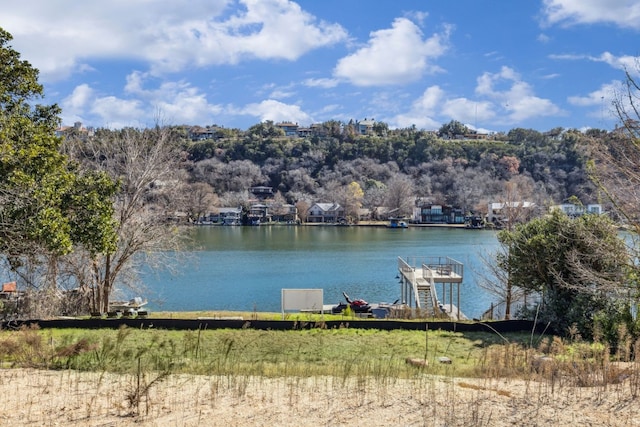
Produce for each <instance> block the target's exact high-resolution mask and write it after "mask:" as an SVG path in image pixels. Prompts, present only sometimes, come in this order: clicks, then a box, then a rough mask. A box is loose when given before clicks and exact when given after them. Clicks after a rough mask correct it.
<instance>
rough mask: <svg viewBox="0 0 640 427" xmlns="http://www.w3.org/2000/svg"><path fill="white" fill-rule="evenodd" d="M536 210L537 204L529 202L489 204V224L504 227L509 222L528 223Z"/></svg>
mask: <svg viewBox="0 0 640 427" xmlns="http://www.w3.org/2000/svg"><path fill="white" fill-rule="evenodd" d="M535 209H536V204H535V203H533V202H527V201H521V202H494V203H489V205H488V209H487V222H490V223H493V224H495V225H497V226H504V225H505V224H507V223H508V222H522V221H527V220H528V219H530V218H531V217H532V216H533V214H534V213H535Z"/></svg>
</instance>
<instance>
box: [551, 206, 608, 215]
mask: <svg viewBox="0 0 640 427" xmlns="http://www.w3.org/2000/svg"><path fill="white" fill-rule="evenodd" d="M550 210H551V211H553V210H561V211H562V212H564V213H565V214H566V215H568V216H570V217H578V216H581V215H584V214H595V215H601V214H602V213H603V210H602V205H600V204H598V203H593V204H589V205H586V206H584V205H581V204H573V203H563V204H561V205H555V206H551V208H550Z"/></svg>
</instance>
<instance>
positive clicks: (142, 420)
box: [0, 369, 640, 427]
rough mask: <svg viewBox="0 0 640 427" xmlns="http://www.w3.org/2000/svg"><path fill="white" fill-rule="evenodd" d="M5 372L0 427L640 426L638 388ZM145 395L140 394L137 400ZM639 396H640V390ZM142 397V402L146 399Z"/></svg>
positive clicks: (453, 380)
mask: <svg viewBox="0 0 640 427" xmlns="http://www.w3.org/2000/svg"><path fill="white" fill-rule="evenodd" d="M153 380H154V378H153V377H146V378H141V379H140V381H139V380H138V378H136V377H132V376H125V375H112V374H99V373H79V372H74V371H41V370H29V369H0V396H1V399H0V425H1V426H101V427H105V426H114V427H115V426H118V427H119V426H163V427H164V426H176V427H177V426H225V427H233V426H296V427H300V426H329V425H330V426H369V427H370V426H640V399H637V398H634V396H633V395H634V388H637V387H633V385H632V384H630V383H628V382H627V383H622V384H618V385H613V386H612V385H609V386H607V387H606V388H605V387H602V386H600V387H591V388H578V387H569V386H559V385H557V384H554V385H553V386H552V385H551V384H548V383H537V382H532V381H522V380H503V379H499V380H498V379H496V380H484V379H482V380H476V379H473V380H472V379H457V378H433V377H427V376H424V377H422V378H420V379H410V380H404V379H403V380H400V379H389V378H386V379H367V378H351V379H347V380H344V379H341V378H330V377H320V378H278V379H268V378H258V377H248V378H246V377H241V378H237V377H211V376H191V375H189V376H187V375H172V376H169V377H165V378H162V379H161V380H159V381H157V382H155V383H153V384H151V385H150V386H149V387H148V388H147V390H146V393H145V386H146V385H148V384H149V383H151V382H152V381H153ZM137 390H139V391H141V392H140V393H136V391H137ZM636 391H638V390H636ZM137 397H139V398H137Z"/></svg>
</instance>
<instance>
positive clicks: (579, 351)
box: [0, 328, 640, 425]
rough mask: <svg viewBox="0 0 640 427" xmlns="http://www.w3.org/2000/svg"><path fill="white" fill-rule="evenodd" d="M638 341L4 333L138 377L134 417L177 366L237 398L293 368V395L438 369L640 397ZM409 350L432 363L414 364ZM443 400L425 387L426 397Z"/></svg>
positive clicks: (62, 363)
mask: <svg viewBox="0 0 640 427" xmlns="http://www.w3.org/2000/svg"><path fill="white" fill-rule="evenodd" d="M596 336H597V335H596ZM534 342H535V343H536V344H535V346H534V345H532V343H534ZM639 351H640V343H639V342H635V341H634V340H633V339H632V337H631V336H630V334H629V333H628V332H627V331H626V330H624V329H621V330H620V331H619V340H618V345H617V346H616V348H614V349H612V348H609V347H608V346H606V345H604V343H603V342H601V340H599V339H598V338H596V340H594V341H593V342H586V341H584V340H582V339H581V338H580V337H579V336H577V335H575V336H571V337H569V338H568V339H562V338H559V337H553V336H545V337H539V338H538V339H536V340H532V339H531V337H530V335H529V334H516V335H514V334H507V335H504V336H498V335H496V334H489V333H473V334H472V333H466V334H462V333H452V332H443V331H391V332H387V331H374V330H358V329H349V328H337V329H326V328H318V329H303V330H296V331H259V330H252V329H242V330H215V331H213V330H196V331H187V332H178V331H162V330H153V329H147V330H137V329H131V328H121V329H119V330H115V331H114V330H100V331H92V330H44V331H43V330H38V329H37V328H22V329H20V330H18V331H0V362H1V363H2V365H3V366H16V367H32V368H42V369H72V370H82V371H91V372H98V373H100V374H101V375H100V379H99V380H98V388H99V386H100V383H101V379H102V375H103V374H105V373H108V372H114V373H121V374H126V375H127V377H126V378H127V381H130V383H129V386H128V387H127V388H126V392H125V393H124V398H125V405H124V406H123V407H122V410H123V411H126V414H128V415H133V416H145V415H147V414H148V413H149V410H150V408H151V407H152V406H153V404H154V402H153V401H152V397H153V393H151V391H152V390H154V389H155V388H156V387H157V386H158V385H159V384H161V383H162V382H164V381H165V380H167V378H169V377H170V376H171V375H172V374H182V373H186V374H202V375H207V377H208V378H210V380H209V385H208V387H209V393H210V395H211V399H212V400H214V401H215V399H217V397H218V396H219V395H220V393H223V392H225V393H228V392H229V391H231V392H232V393H233V395H234V396H235V397H236V398H243V397H244V396H246V394H247V390H248V389H249V387H251V386H252V385H253V384H254V382H255V381H266V380H267V379H269V378H285V379H286V382H287V390H288V393H289V394H288V396H289V398H290V399H291V402H290V404H292V405H293V404H295V403H296V402H297V401H296V399H301V397H300V395H297V394H295V393H294V390H296V389H297V387H299V385H300V383H301V381H302V379H305V378H306V379H314V380H313V381H325V380H323V378H330V379H331V384H333V385H332V387H336V391H338V392H339V393H341V394H349V393H351V394H352V395H354V396H358V399H360V401H362V402H366V399H367V395H368V393H371V392H372V391H371V390H375V393H376V394H377V395H379V396H389V399H391V396H392V393H391V392H387V390H388V389H391V388H392V386H393V385H394V384H396V383H397V382H398V380H399V379H410V380H412V381H415V384H416V387H417V388H416V390H422V391H421V392H422V393H424V390H432V391H429V393H436V392H435V391H433V389H432V386H430V385H429V378H432V375H438V376H441V377H444V378H453V377H477V378H483V379H484V381H482V382H478V381H473V380H468V381H467V380H459V381H458V382H457V385H456V386H455V387H461V388H466V389H471V390H477V391H478V392H479V393H480V392H482V391H491V392H494V393H496V394H497V395H499V396H503V397H505V398H512V395H511V393H510V392H509V391H508V390H503V389H502V388H500V387H496V386H495V384H496V382H495V381H494V380H498V379H501V378H519V379H524V380H525V381H528V382H529V381H539V382H541V383H544V384H547V385H549V387H548V388H547V389H546V390H550V392H551V393H554V392H555V391H556V390H559V389H561V388H563V387H575V386H578V387H597V388H598V389H597V390H600V391H601V392H602V393H604V392H606V391H607V390H608V388H610V387H613V386H616V387H617V390H620V387H624V388H625V391H626V392H627V393H628V394H629V395H631V396H633V397H636V396H638V392H639V390H640V378H639V376H638V365H637V362H636V360H635V355H637V354H640V353H639ZM408 359H412V360H413V359H417V360H420V361H423V363H419V364H416V365H412V364H408V363H407V362H406V361H407V360H408ZM446 361H449V362H451V363H448V362H446ZM326 381H328V380H326ZM451 384H453V381H452V382H451ZM453 390H454V386H453V385H452V386H451V388H450V389H447V390H446V391H445V392H446V393H452V396H453V394H455V392H454V391H453ZM434 398H435V396H428V395H425V396H424V399H425V402H430V401H434ZM539 400H541V399H539ZM92 404H93V403H90V404H89V406H91V405H92ZM363 404H364V403H363ZM480 405H481V402H480V401H479V400H478V401H470V402H469V403H468V411H467V412H466V413H465V415H464V416H465V417H467V418H468V419H469V420H471V421H472V422H473V424H474V425H490V424H491V420H492V414H491V413H490V412H489V413H487V412H486V411H485V412H482V411H483V410H482V409H481V406H480ZM432 410H434V411H435V409H433V408H432ZM91 412H92V408H88V409H87V413H88V415H89V414H91ZM429 414H431V415H433V414H432V413H429V411H427V410H426V409H425V416H428V415H429ZM429 416H430V415H429ZM459 416H460V414H456V413H454V412H451V413H447V415H446V417H448V418H449V419H455V417H459Z"/></svg>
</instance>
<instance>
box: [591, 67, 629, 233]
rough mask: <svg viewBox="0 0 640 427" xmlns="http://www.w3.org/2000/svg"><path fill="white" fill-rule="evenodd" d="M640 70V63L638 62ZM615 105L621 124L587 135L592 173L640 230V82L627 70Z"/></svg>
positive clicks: (619, 212)
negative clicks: (605, 130)
mask: <svg viewBox="0 0 640 427" xmlns="http://www.w3.org/2000/svg"><path fill="white" fill-rule="evenodd" d="M636 68H637V69H638V71H640V64H636ZM613 107H614V109H615V112H616V114H617V116H618V119H619V120H620V124H621V126H620V127H617V128H616V129H615V130H614V131H613V132H610V133H608V134H604V135H602V134H599V135H593V134H592V135H591V136H589V137H588V138H587V142H588V143H589V148H590V155H591V158H592V159H593V161H592V162H591V163H590V165H589V174H590V177H591V178H592V180H593V181H594V182H595V183H596V186H597V187H598V189H599V190H600V191H601V192H602V193H603V194H605V195H606V197H607V198H608V199H609V200H610V202H611V203H612V205H613V207H614V209H615V213H616V214H617V215H618V217H619V218H620V219H621V220H623V221H624V222H625V223H626V224H627V225H628V226H629V227H631V228H632V229H633V230H634V231H635V233H636V235H637V234H638V233H640V213H639V212H640V168H639V167H638V165H640V83H639V82H637V81H636V80H634V78H633V76H632V75H631V73H629V72H627V73H626V85H625V86H624V89H623V90H622V91H620V93H617V94H616V97H615V99H614V101H613Z"/></svg>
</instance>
